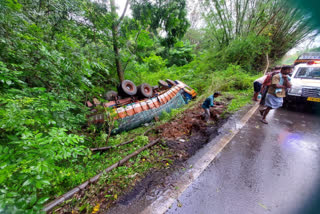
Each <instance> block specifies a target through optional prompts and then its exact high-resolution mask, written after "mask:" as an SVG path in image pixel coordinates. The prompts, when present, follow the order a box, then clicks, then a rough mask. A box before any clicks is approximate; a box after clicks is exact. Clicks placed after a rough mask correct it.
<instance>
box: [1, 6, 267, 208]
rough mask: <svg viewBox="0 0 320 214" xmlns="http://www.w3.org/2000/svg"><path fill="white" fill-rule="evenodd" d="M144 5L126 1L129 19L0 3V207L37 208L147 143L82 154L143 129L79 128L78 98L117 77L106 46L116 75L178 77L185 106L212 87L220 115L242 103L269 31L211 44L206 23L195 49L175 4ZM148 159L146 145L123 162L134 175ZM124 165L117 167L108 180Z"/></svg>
mask: <svg viewBox="0 0 320 214" xmlns="http://www.w3.org/2000/svg"><path fill="white" fill-rule="evenodd" d="M110 2H111V1H110ZM150 2H151V1H150ZM150 2H149V1H132V2H131V7H132V8H133V18H129V17H126V16H125V17H122V18H123V19H121V17H120V19H119V17H118V16H117V15H116V14H114V13H113V12H112V10H111V8H110V6H109V4H100V3H99V2H94V1H89V0H86V1H80V0H70V1H50V2H49V1H29V0H28V1H17V0H0V50H1V51H0V84H1V85H0V213H36V212H39V211H40V210H41V209H42V207H43V204H44V203H46V202H48V201H49V200H50V199H53V198H55V197H58V196H59V195H61V194H63V193H64V192H66V191H68V190H70V189H72V188H73V187H75V186H77V185H79V184H81V183H82V182H84V181H86V180H87V179H88V178H90V177H92V176H94V175H95V174H96V173H98V172H100V171H101V170H102V169H104V168H106V167H108V166H110V165H111V164H113V163H115V162H117V161H119V160H120V159H121V158H123V157H124V156H126V155H127V154H129V153H131V152H133V151H134V150H136V149H138V148H140V147H142V146H143V145H145V144H147V143H148V139H147V138H146V137H143V136H140V137H138V138H137V139H136V140H135V142H134V143H132V144H129V145H126V146H124V147H121V149H120V148H119V149H113V150H111V151H109V152H106V153H103V154H99V153H97V154H92V153H91V152H90V150H89V148H91V147H98V146H105V145H116V144H119V143H120V142H123V141H125V140H128V139H129V138H130V137H132V136H134V135H141V133H142V132H143V130H144V129H143V128H140V129H136V130H133V131H131V132H129V133H122V134H121V135H116V136H112V137H111V138H110V139H109V140H108V142H106V139H107V135H106V133H105V132H104V131H103V130H100V129H98V128H96V127H92V126H91V127H87V125H86V115H87V113H88V110H89V109H88V108H87V107H86V106H85V105H84V103H85V102H86V101H87V100H92V98H93V97H97V98H98V99H100V100H101V101H104V99H103V97H104V96H103V95H104V93H105V92H107V91H108V90H110V89H116V87H117V85H118V83H119V80H118V73H117V69H116V66H115V59H117V56H116V55H115V53H114V45H115V44H116V45H117V46H118V48H119V49H120V54H119V56H118V57H120V58H121V60H120V61H121V62H122V65H123V70H124V76H125V78H126V79H130V80H132V81H133V82H135V83H136V84H137V85H139V84H141V83H144V82H146V83H149V84H151V85H156V84H157V82H158V80H160V79H173V80H176V79H178V80H181V81H183V82H185V83H186V84H188V85H189V86H191V87H192V88H194V89H195V90H196V91H197V93H198V98H197V100H196V101H194V102H193V104H195V103H198V102H201V101H202V100H203V99H204V98H205V97H206V96H208V95H209V94H212V92H213V91H217V90H219V91H221V92H223V94H224V96H228V97H230V98H232V101H231V104H230V105H229V107H228V111H229V112H234V111H236V110H237V109H239V108H240V107H242V106H243V105H245V104H246V103H248V102H249V100H250V99H251V88H252V82H253V80H254V79H255V78H257V77H258V76H259V71H257V70H256V68H257V67H264V62H263V60H261V59H264V57H265V54H266V53H268V52H270V50H271V43H272V41H271V39H270V35H269V34H266V33H263V34H261V35H257V34H255V33H249V34H248V35H247V36H237V37H235V38H234V39H233V40H230V41H229V42H228V43H225V44H220V45H217V44H218V43H217V41H214V40H213V39H212V38H210V36H211V33H210V28H209V27H208V28H207V29H206V30H201V31H200V30H199V32H201V33H199V34H201V38H198V40H203V41H205V42H203V44H201V45H200V46H199V45H197V44H192V41H191V40H192V39H190V41H189V39H187V38H184V37H183V36H184V34H185V33H186V31H187V29H188V26H189V23H188V21H187V19H186V4H185V1H184V0H179V1H166V2H165V3H163V4H167V5H165V6H163V5H162V6H160V7H157V6H156V5H153V4H152V3H150ZM151 14H156V15H157V16H151ZM168 14H170V16H168ZM116 20H120V21H119V22H118V21H116ZM159 20H161V22H160V21H159ZM120 22H121V26H120V27H119V31H118V32H116V33H117V34H114V35H115V36H114V38H112V35H113V34H112V33H114V32H115V28H114V24H115V23H118V24H119V23H120ZM159 23H162V25H160V24H159ZM263 25H264V23H260V25H259V26H257V27H261V26H263ZM160 28H162V29H161V30H162V31H164V32H166V35H167V36H166V37H163V36H162V35H161V33H160V30H159V29H160ZM215 33H217V32H215ZM218 33H219V32H218ZM117 35H118V37H117ZM196 46H197V47H196ZM199 47H200V49H199ZM257 64H259V66H257ZM193 104H192V103H191V105H193ZM188 107H190V105H189V106H186V107H184V108H182V109H180V110H175V111H173V112H172V113H171V114H168V115H164V117H163V121H167V120H169V119H170V118H172V117H174V116H176V115H177V114H179V113H180V112H181V111H183V110H184V109H186V108H188ZM162 149H164V150H165V148H162ZM148 156H149V154H148V150H147V151H145V152H143V153H141V155H139V156H138V157H137V158H135V159H133V160H132V161H135V163H134V164H137V165H139V167H140V168H139V167H138V168H139V170H140V171H138V172H139V173H143V172H145V171H147V170H148V169H150V168H151V167H153V166H154V164H150V163H148V161H142V159H145V158H146V157H148ZM165 158H166V157H165V156H163V157H160V158H159V159H160V160H162V159H165ZM165 161H166V163H168V161H169V160H165ZM130 170H131V169H128V168H124V167H121V168H119V169H117V170H116V171H115V172H113V177H109V178H108V179H109V180H108V182H113V181H114V179H116V178H117V177H119V176H122V175H125V174H126V173H127V172H129V171H130ZM128 180H130V179H129V178H128ZM122 182H123V179H122ZM124 185H125V184H124ZM114 194H118V192H117V191H115V192H114ZM108 197H109V196H108ZM112 197H114V196H112Z"/></svg>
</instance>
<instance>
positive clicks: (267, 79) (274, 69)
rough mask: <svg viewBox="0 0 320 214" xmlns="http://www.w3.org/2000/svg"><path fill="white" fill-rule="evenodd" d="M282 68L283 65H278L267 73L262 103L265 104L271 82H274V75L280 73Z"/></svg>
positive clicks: (262, 90)
mask: <svg viewBox="0 0 320 214" xmlns="http://www.w3.org/2000/svg"><path fill="white" fill-rule="evenodd" d="M280 70H281V66H279V65H277V66H276V67H274V68H272V69H271V71H270V72H269V73H267V75H266V76H267V77H266V78H265V80H264V81H263V83H262V87H261V100H260V105H264V102H265V99H266V96H267V92H268V89H269V86H270V85H271V82H272V77H273V76H274V75H276V74H278V73H280Z"/></svg>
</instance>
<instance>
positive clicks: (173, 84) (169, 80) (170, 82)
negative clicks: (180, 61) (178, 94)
mask: <svg viewBox="0 0 320 214" xmlns="http://www.w3.org/2000/svg"><path fill="white" fill-rule="evenodd" d="M166 81H167V83H169V84H170V85H172V86H175V85H177V84H176V83H175V82H174V81H173V80H171V79H166Z"/></svg>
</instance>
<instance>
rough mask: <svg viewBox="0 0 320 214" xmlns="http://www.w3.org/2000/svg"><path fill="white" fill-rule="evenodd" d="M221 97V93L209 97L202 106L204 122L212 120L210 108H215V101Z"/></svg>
mask: <svg viewBox="0 0 320 214" xmlns="http://www.w3.org/2000/svg"><path fill="white" fill-rule="evenodd" d="M219 96H221V93H220V92H215V93H214V94H213V95H211V96H209V97H208V98H207V99H206V100H205V101H204V102H203V104H202V108H203V109H204V120H205V121H208V120H209V119H210V107H213V106H214V104H213V100H214V98H217V97H219Z"/></svg>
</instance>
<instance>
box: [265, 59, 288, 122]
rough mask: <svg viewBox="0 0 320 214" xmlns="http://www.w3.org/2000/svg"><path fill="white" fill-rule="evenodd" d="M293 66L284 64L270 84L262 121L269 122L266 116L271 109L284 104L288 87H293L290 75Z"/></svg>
mask: <svg viewBox="0 0 320 214" xmlns="http://www.w3.org/2000/svg"><path fill="white" fill-rule="evenodd" d="M291 69H292V67H291V66H288V65H286V66H283V67H282V68H281V71H280V73H279V74H276V75H274V76H273V77H272V82H271V85H270V86H269V89H268V93H267V96H266V100H265V106H266V108H265V109H261V110H259V111H260V114H261V115H262V119H261V122H263V123H265V124H268V122H267V121H266V117H267V115H268V113H269V111H270V110H271V109H277V108H280V107H281V106H282V104H283V98H284V97H285V96H286V89H287V88H291V84H290V77H289V76H288V74H290V73H291Z"/></svg>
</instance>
